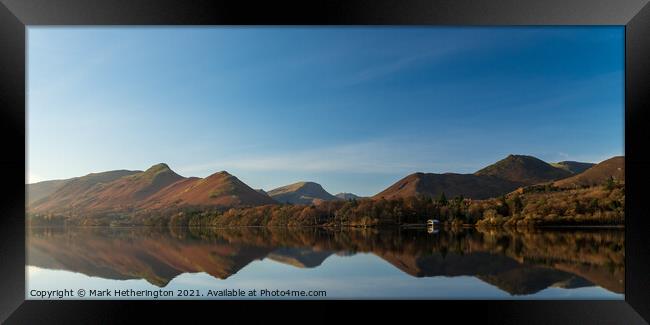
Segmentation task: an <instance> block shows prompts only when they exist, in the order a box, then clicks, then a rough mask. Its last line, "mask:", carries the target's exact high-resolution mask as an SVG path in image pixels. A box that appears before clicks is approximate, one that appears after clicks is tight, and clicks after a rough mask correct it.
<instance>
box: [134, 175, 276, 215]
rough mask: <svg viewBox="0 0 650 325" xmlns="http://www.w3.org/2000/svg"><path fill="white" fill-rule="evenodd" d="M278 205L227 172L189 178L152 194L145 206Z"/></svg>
mask: <svg viewBox="0 0 650 325" xmlns="http://www.w3.org/2000/svg"><path fill="white" fill-rule="evenodd" d="M274 203H276V202H275V201H273V199H271V197H269V196H268V195H264V194H262V193H260V192H258V191H256V190H254V189H252V188H250V187H249V186H248V185H246V184H244V183H243V182H242V181H240V180H239V179H238V178H237V177H235V176H233V175H231V174H229V173H228V172H226V171H221V172H218V173H214V174H212V175H210V176H208V177H206V178H196V177H192V178H187V179H184V180H182V181H180V182H176V183H174V184H172V185H170V186H168V187H166V188H164V189H162V190H160V191H159V192H158V193H156V194H154V195H152V196H151V197H150V198H149V200H147V202H146V203H145V204H144V206H145V207H149V208H166V207H170V206H173V205H177V206H222V207H232V206H244V205H245V206H256V205H264V204H274Z"/></svg>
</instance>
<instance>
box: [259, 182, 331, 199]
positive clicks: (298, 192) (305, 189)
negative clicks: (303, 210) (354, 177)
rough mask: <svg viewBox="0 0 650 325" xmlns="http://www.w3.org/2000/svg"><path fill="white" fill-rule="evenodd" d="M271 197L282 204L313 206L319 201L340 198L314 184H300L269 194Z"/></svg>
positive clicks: (283, 187) (280, 188) (275, 190)
mask: <svg viewBox="0 0 650 325" xmlns="http://www.w3.org/2000/svg"><path fill="white" fill-rule="evenodd" d="M268 194H269V196H270V197H272V198H273V199H274V200H276V201H278V202H280V203H291V204H312V203H314V204H315V203H318V202H319V201H332V200H338V198H337V197H336V196H334V195H332V194H330V193H328V192H327V191H325V189H323V187H322V186H321V185H320V184H318V183H314V182H298V183H294V184H290V185H286V186H282V187H278V188H276V189H273V190H270V191H269V192H268Z"/></svg>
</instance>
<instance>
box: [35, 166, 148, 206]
mask: <svg viewBox="0 0 650 325" xmlns="http://www.w3.org/2000/svg"><path fill="white" fill-rule="evenodd" d="M137 173H141V171H133V170H112V171H107V172H102V173H91V174H88V175H86V176H81V177H75V178H72V179H68V180H65V182H64V183H63V184H62V185H61V186H60V187H58V188H56V189H55V191H54V192H52V193H50V194H49V195H47V196H46V197H43V198H41V199H39V200H36V201H32V200H30V201H32V202H31V203H30V207H31V208H32V210H35V211H46V210H47V211H50V210H59V209H62V208H69V207H70V206H72V205H77V203H78V202H79V201H80V200H83V199H85V198H87V197H88V196H92V194H89V193H92V192H94V191H96V190H99V189H100V188H102V187H103V186H104V185H105V184H108V183H111V182H113V181H115V180H117V179H120V178H121V177H125V176H130V175H134V174H137ZM34 185H36V184H34ZM34 187H36V186H34ZM36 188H37V187H36ZM37 189H38V188H37ZM28 195H29V194H28Z"/></svg>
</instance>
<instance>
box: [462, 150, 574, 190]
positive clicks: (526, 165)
mask: <svg viewBox="0 0 650 325" xmlns="http://www.w3.org/2000/svg"><path fill="white" fill-rule="evenodd" d="M474 174H475V175H478V176H494V177H498V178H501V179H505V180H509V181H513V182H520V183H522V184H535V183H543V182H548V181H552V180H557V179H561V178H565V177H568V176H570V175H571V174H572V173H571V172H569V171H568V170H564V169H560V168H556V167H554V166H551V165H550V164H548V163H546V162H544V161H543V160H541V159H539V158H536V157H533V156H528V155H514V154H510V155H508V156H507V157H506V158H504V159H501V160H499V161H497V162H496V163H494V164H492V165H490V166H487V167H485V168H483V169H481V170H479V171H477V172H476V173H474Z"/></svg>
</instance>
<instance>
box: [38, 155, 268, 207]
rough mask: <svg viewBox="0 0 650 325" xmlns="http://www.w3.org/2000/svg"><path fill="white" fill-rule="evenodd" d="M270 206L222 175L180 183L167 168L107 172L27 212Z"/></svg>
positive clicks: (78, 181) (83, 179)
mask: <svg viewBox="0 0 650 325" xmlns="http://www.w3.org/2000/svg"><path fill="white" fill-rule="evenodd" d="M273 203H275V202H274V201H273V200H272V199H271V198H270V197H269V196H267V195H264V194H261V193H259V192H257V191H255V190H253V189H252V188H250V187H248V185H246V184H244V183H243V182H241V181H240V180H239V179H237V178H236V177H234V176H232V175H230V174H228V173H227V172H225V171H223V172H219V173H215V174H213V175H210V176H209V177H206V178H197V177H190V178H185V177H182V176H180V175H178V174H176V173H175V172H174V171H173V170H171V169H170V168H169V166H167V165H166V164H157V165H154V166H151V167H150V168H149V169H147V170H146V171H144V172H140V171H111V172H105V173H97V174H90V175H87V176H83V177H79V178H75V179H72V180H70V181H68V182H67V183H65V185H63V186H61V187H60V188H58V189H57V190H55V191H54V192H53V193H52V194H50V195H49V196H48V197H45V198H43V199H41V200H40V201H39V202H36V203H35V204H33V205H31V206H30V207H29V210H30V212H34V213H70V214H102V213H108V212H127V211H137V210H141V209H145V208H146V209H169V208H175V207H182V206H210V207H231V206H248V205H263V204H273Z"/></svg>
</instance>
